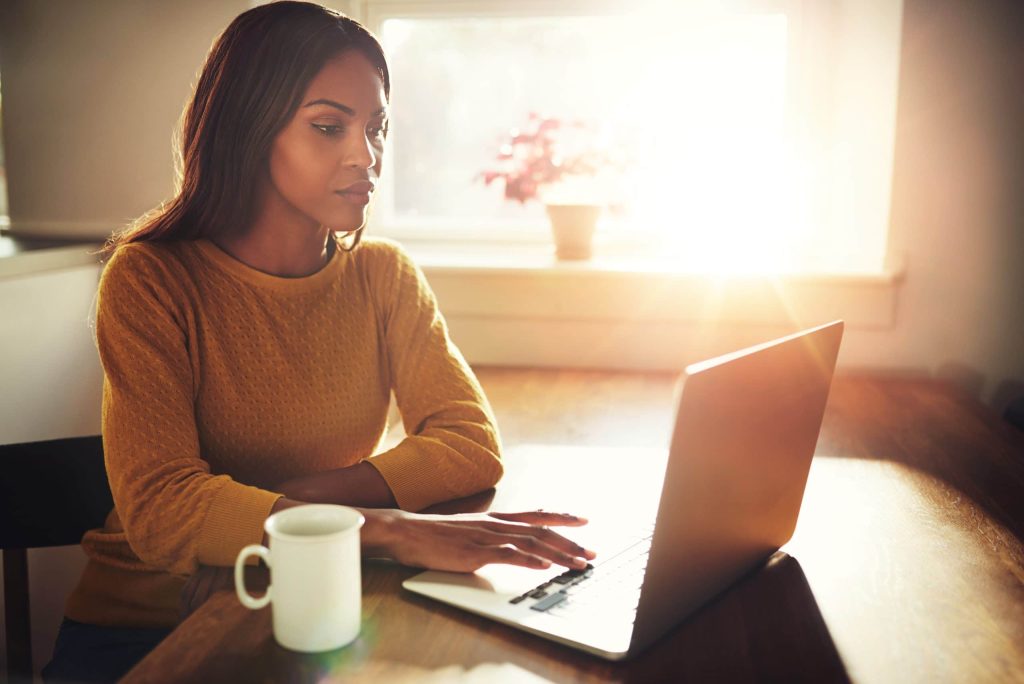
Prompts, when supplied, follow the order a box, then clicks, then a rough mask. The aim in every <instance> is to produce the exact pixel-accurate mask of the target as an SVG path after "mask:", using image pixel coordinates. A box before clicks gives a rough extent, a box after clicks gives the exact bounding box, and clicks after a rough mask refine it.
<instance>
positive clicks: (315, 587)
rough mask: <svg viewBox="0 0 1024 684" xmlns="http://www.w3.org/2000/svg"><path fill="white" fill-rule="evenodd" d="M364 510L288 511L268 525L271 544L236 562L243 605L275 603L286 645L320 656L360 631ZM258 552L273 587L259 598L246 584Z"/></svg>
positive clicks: (317, 507) (277, 631) (277, 634)
mask: <svg viewBox="0 0 1024 684" xmlns="http://www.w3.org/2000/svg"><path fill="white" fill-rule="evenodd" d="M364 520H365V519H364V518H363V515H362V514H361V513H360V512H359V511H357V510H355V509H353V508H348V507H347V506H335V505H332V504H310V505H306V506H296V507H294V508H287V509H285V510H283V511H281V512H279V513H275V514H274V515H272V516H270V517H269V518H267V521H266V523H264V525H263V527H264V529H265V530H266V532H267V537H269V539H270V548H269V549H268V548H267V547H265V546H261V545H260V544H252V545H250V546H247V547H245V548H244V549H242V551H241V553H239V554H238V558H237V559H235V591H236V592H237V593H238V600H239V601H241V602H242V605H244V606H245V607H246V608H251V609H253V610H258V609H260V608H263V607H265V606H266V605H267V604H268V603H271V602H273V604H274V606H273V615H272V619H273V624H274V638H275V639H277V643H279V644H281V645H282V646H284V647H285V648H287V649H291V650H293V651H300V652H303V653H316V652H319V651H330V650H332V649H335V648H341V647H342V646H345V645H347V644H350V643H352V642H353V641H354V640H355V638H356V637H357V636H359V623H360V619H361V617H362V589H363V587H362V579H361V576H360V550H359V528H360V527H362V525H363V522H364ZM250 556H259V557H260V558H262V559H263V560H264V562H266V564H267V565H268V566H270V586H269V587H268V588H267V593H266V594H265V595H264V596H261V597H260V598H253V597H252V596H250V595H249V593H248V592H247V591H246V589H245V572H244V570H245V561H246V560H247V559H248V558H249V557H250Z"/></svg>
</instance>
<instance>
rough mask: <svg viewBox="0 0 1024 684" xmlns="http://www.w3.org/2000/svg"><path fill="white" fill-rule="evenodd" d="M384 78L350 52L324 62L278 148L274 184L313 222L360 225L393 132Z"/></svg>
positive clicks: (273, 157)
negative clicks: (387, 137)
mask: <svg viewBox="0 0 1024 684" xmlns="http://www.w3.org/2000/svg"><path fill="white" fill-rule="evenodd" d="M387 117H388V112H387V100H386V98H385V96H384V83H383V81H382V80H381V77H380V74H379V73H378V72H377V70H376V68H374V66H373V64H372V63H371V62H370V60H369V59H367V58H366V57H365V56H363V54H362V53H361V52H359V51H357V50H349V51H347V52H344V53H342V54H341V55H340V56H338V57H336V58H334V59H332V60H331V61H329V62H327V64H326V65H324V68H323V69H321V70H320V73H318V74H317V75H316V76H315V77H314V78H313V80H312V81H311V82H310V84H309V88H308V89H307V90H306V93H305V94H304V95H303V97H302V101H301V104H300V105H299V109H298V111H296V113H295V116H293V117H292V119H291V121H289V122H288V124H287V125H286V126H285V127H284V128H283V129H282V130H281V132H280V133H279V134H278V136H277V138H276V139H275V140H274V143H273V145H272V147H271V150H270V164H269V174H270V185H271V192H275V193H276V194H277V195H279V197H280V198H281V199H282V200H284V203H285V204H286V205H290V209H293V210H294V211H295V212H296V213H297V214H299V215H300V216H301V217H304V218H305V219H307V220H308V221H309V222H310V223H311V224H315V225H313V226H312V227H314V228H315V227H317V226H326V227H328V228H329V229H331V230H335V231H352V230H356V229H357V228H359V227H360V226H362V225H363V224H364V223H365V222H366V215H367V205H368V204H369V202H370V198H371V197H372V196H373V192H374V188H375V187H376V185H377V179H378V178H379V177H380V170H381V158H382V157H383V154H384V135H385V133H386V131H387Z"/></svg>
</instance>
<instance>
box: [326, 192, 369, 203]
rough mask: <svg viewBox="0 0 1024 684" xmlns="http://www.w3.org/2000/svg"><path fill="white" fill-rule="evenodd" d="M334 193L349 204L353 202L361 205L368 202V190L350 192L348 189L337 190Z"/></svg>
mask: <svg viewBox="0 0 1024 684" xmlns="http://www.w3.org/2000/svg"><path fill="white" fill-rule="evenodd" d="M334 194H336V195H337V196H338V197H340V198H341V199H342V200H343V201H345V202H348V203H349V204H355V205H358V206H361V207H362V206H366V205H367V204H369V203H370V193H369V192H351V191H349V190H339V191H338V192H336V193H334Z"/></svg>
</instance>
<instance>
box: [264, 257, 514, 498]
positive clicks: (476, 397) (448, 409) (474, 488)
mask: <svg viewBox="0 0 1024 684" xmlns="http://www.w3.org/2000/svg"><path fill="white" fill-rule="evenodd" d="M359 249H360V250H365V251H366V252H367V253H365V254H363V255H361V256H363V257H364V258H365V260H366V261H365V263H366V267H367V272H368V276H369V278H368V281H369V282H368V284H369V287H370V290H371V292H370V295H371V297H372V299H373V301H374V305H375V307H376V314H377V317H378V319H379V321H380V330H381V333H382V335H383V343H384V344H383V345H382V349H383V351H384V354H383V358H382V361H381V362H382V363H385V364H387V368H385V369H382V370H383V371H384V372H383V373H382V375H384V376H387V377H389V378H390V380H391V386H392V387H391V389H393V390H394V392H395V398H396V401H397V403H398V408H399V411H400V413H401V415H402V421H403V423H404V426H405V432H406V434H407V435H408V436H407V437H406V438H405V439H404V440H403V441H402V442H401V443H400V444H398V445H397V446H396V447H395V448H393V449H390V450H388V451H386V452H384V453H381V454H378V455H377V456H374V457H371V458H370V459H368V460H366V461H362V462H360V463H358V464H356V465H354V466H350V467H348V468H339V469H337V470H332V471H328V472H321V473H314V474H311V475H305V476H301V477H297V478H294V479H291V480H288V481H287V482H283V483H280V484H279V485H278V486H277V487H275V490H276V491H278V492H280V493H282V494H284V495H285V496H287V497H289V498H293V499H297V500H299V501H307V502H318V503H339V504H346V505H350V506H363V507H374V508H394V507H400V508H403V509H405V510H408V511H418V510H421V509H423V508H426V507H427V506H429V505H431V504H434V503H437V502H440V501H448V500H450V499H457V498H460V497H463V496H468V495H470V494H474V493H476V492H479V491H482V490H484V489H487V488H488V487H492V486H494V484H495V483H497V481H498V480H499V479H501V475H502V464H501V456H500V450H501V446H500V440H499V437H498V429H497V425H496V423H495V420H494V416H493V414H492V412H491V408H490V405H489V404H488V402H487V399H486V397H485V396H484V393H483V389H482V388H481V387H480V384H479V382H478V381H477V379H476V376H474V375H473V371H472V370H471V369H470V368H469V364H467V363H466V361H465V359H464V358H463V357H462V354H461V353H460V352H459V350H458V348H457V347H456V346H455V345H454V344H453V343H452V341H451V338H450V337H449V335H448V328H447V325H446V324H445V321H444V318H443V317H442V315H441V312H440V311H439V309H438V306H437V300H436V298H435V297H434V293H433V292H432V291H431V289H430V286H429V285H428V284H427V280H426V278H425V277H424V275H423V273H422V271H420V269H419V268H418V267H417V266H416V265H415V264H414V263H413V261H412V259H411V258H410V257H409V256H408V255H407V254H406V253H405V252H404V251H403V250H402V249H401V248H400V247H399V246H398V245H397V244H396V243H393V242H390V241H385V240H374V241H373V242H369V241H367V242H364V243H363V244H362V245H361V246H360V247H359Z"/></svg>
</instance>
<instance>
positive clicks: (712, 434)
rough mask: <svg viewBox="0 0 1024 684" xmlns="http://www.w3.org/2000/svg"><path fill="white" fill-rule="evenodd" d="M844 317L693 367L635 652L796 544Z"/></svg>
mask: <svg viewBox="0 0 1024 684" xmlns="http://www.w3.org/2000/svg"><path fill="white" fill-rule="evenodd" d="M842 334H843V322H842V321H835V322H832V323H829V324H826V325H823V326H820V327H817V328H812V329H809V330H805V331H802V332H799V333H796V334H793V335H790V336H788V337H784V338H780V339H778V340H774V341H771V342H767V343H765V344H761V345H757V346H755V347H750V348H748V349H744V350H741V351H738V352H734V353H732V354H727V355H725V356H720V357H718V358H715V359H711V360H709V361H704V362H702V363H698V364H694V365H692V366H689V367H687V369H686V371H685V373H684V378H683V387H682V391H681V394H680V396H679V406H678V411H677V416H676V425H675V428H674V430H673V433H672V443H671V453H670V456H669V459H668V466H667V469H666V472H665V481H664V484H663V487H662V495H661V502H660V504H659V508H658V517H657V523H656V525H655V529H654V537H653V539H652V543H651V552H650V556H649V558H648V562H647V571H646V575H645V578H644V584H643V589H642V592H641V595H640V603H639V605H638V607H637V614H636V621H635V622H634V629H633V638H632V642H631V644H630V648H629V650H630V652H633V653H635V652H637V651H639V650H641V649H643V648H644V647H645V646H647V645H648V644H649V643H650V642H651V641H653V640H654V639H656V638H658V637H659V636H661V635H662V634H664V633H665V632H666V631H667V630H668V629H669V628H670V627H671V626H672V625H674V624H675V623H676V622H679V621H680V620H681V619H682V618H683V617H685V616H687V615H689V614H690V613H692V612H693V611H694V610H696V609H697V608H698V607H699V606H700V605H701V604H703V603H704V602H706V601H707V600H709V599H710V598H712V597H713V596H715V595H716V594H718V593H719V592H720V591H722V590H723V589H725V588H726V587H727V586H729V585H730V584H732V583H733V582H735V581H736V580H737V579H738V578H739V577H740V576H742V575H743V574H745V573H746V572H748V571H749V570H751V569H752V568H753V567H755V566H756V565H757V564H758V563H760V562H762V561H763V560H764V559H765V558H766V557H768V556H769V555H770V554H771V553H773V552H774V551H775V550H776V549H778V548H779V547H780V546H782V544H784V543H785V542H786V541H788V540H789V538H790V536H792V534H793V530H794V528H795V526H796V521H797V517H798V515H799V512H800V502H801V499H802V498H803V492H804V487H805V485H806V483H807V474H808V471H809V469H810V464H811V457H812V456H813V455H814V449H815V446H816V444H817V440H818V433H819V431H820V429H821V420H822V416H823V414H824V411H825V403H826V401H827V399H828V393H829V388H830V386H831V382H832V374H833V371H834V369H835V363H836V357H837V355H838V353H839V343H840V340H841V339H842Z"/></svg>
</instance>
